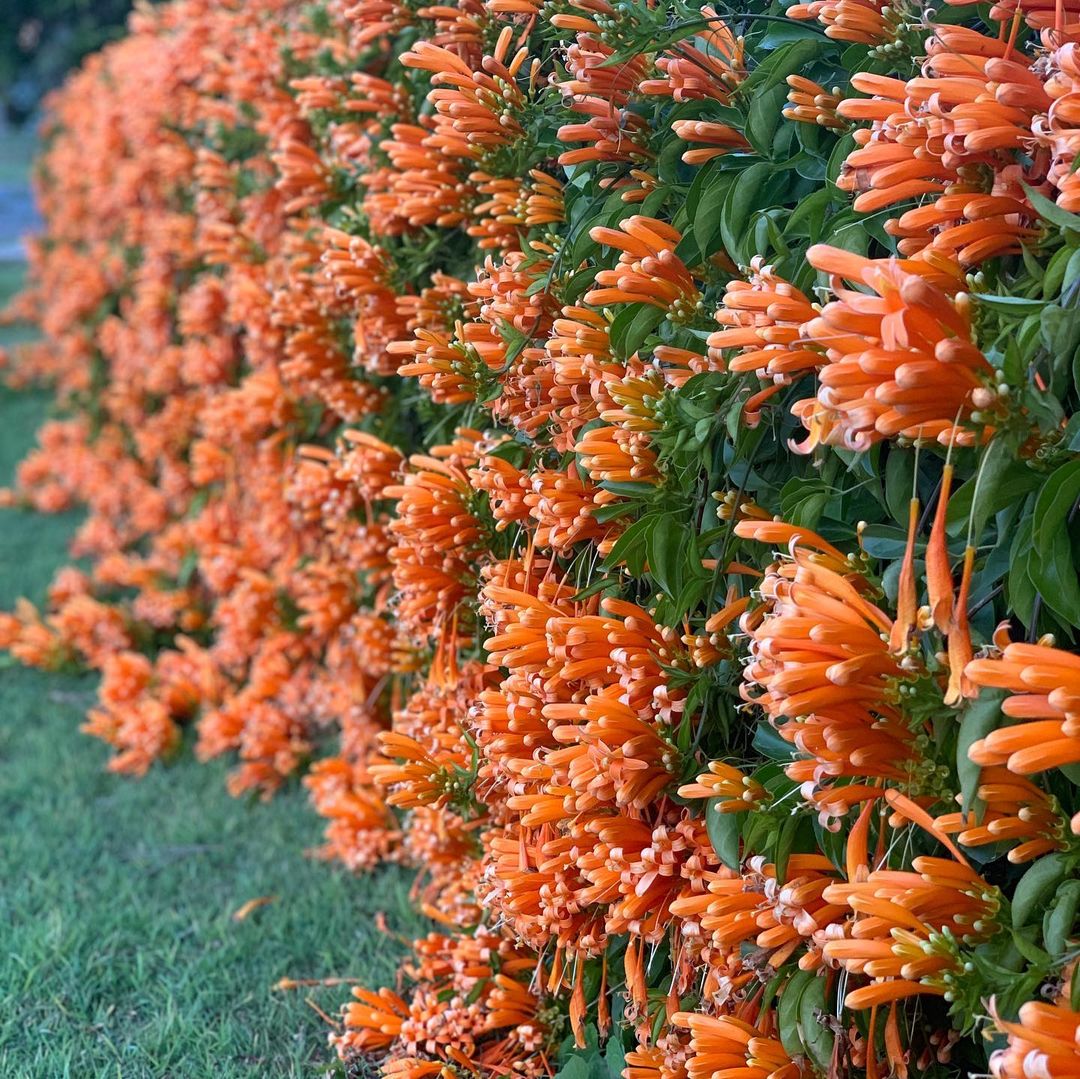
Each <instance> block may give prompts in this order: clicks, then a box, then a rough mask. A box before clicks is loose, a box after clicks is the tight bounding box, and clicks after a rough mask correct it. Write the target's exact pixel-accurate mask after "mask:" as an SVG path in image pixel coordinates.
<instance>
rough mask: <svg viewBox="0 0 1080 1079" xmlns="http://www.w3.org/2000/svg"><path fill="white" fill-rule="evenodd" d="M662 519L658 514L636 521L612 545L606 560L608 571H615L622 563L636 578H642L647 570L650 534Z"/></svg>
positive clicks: (651, 514)
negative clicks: (647, 546)
mask: <svg viewBox="0 0 1080 1079" xmlns="http://www.w3.org/2000/svg"><path fill="white" fill-rule="evenodd" d="M660 520H661V517H660V515H659V514H656V513H649V514H646V515H645V516H644V517H642V518H641V520H639V521H635V522H634V523H633V524H632V525H631V526H630V527H629V528H628V529H627V530H626V531H625V532H624V533H623V534H622V535H621V536H620V537H619V538H618V539H617V540H616V541H615V543H614V544H613V545H612V548H611V550H610V551H609V552H608V555H607V557H606V558H605V559H604V567H605V568H606V569H614V568H615V567H616V566H618V565H620V563H623V562H625V563H626V568H627V569H628V570H629V571H630V572H631V573H632V574H633V575H634V576H635V577H640V576H641V574H642V573H643V572H644V569H645V558H646V545H647V544H648V541H649V534H650V533H651V532H652V530H653V529H654V528H655V527H656V526H657V524H658V523H659V522H660Z"/></svg>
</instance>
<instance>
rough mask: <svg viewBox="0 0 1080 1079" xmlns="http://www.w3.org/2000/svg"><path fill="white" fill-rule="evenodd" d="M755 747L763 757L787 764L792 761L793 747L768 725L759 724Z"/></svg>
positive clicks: (755, 735)
mask: <svg viewBox="0 0 1080 1079" xmlns="http://www.w3.org/2000/svg"><path fill="white" fill-rule="evenodd" d="M752 744H753V747H754V749H756V750H757V751H758V752H759V753H760V754H761V755H762V756H763V757H768V758H769V759H770V760H773V761H782V762H783V763H784V764H787V763H788V761H790V760H791V755H792V753H791V746H790V745H789V744H788V742H786V741H785V740H784V739H783V738H782V737H781V736H780V734H779V733H778V732H777V731H776V730H775V729H774V728H773V727H772V726H770V724H768V723H759V724H758V725H757V728H756V729H755V731H754V741H753V743H752Z"/></svg>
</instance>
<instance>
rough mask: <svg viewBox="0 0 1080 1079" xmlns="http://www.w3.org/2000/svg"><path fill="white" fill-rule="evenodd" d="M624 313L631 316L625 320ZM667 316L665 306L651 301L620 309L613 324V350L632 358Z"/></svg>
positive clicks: (619, 355) (626, 358)
mask: <svg viewBox="0 0 1080 1079" xmlns="http://www.w3.org/2000/svg"><path fill="white" fill-rule="evenodd" d="M624 315H629V316H630V317H629V318H626V319H625V320H624V319H623V316H624ZM666 316H667V312H666V311H665V310H664V308H662V307H656V306H655V305H654V304H651V303H640V304H639V303H636V304H631V305H630V306H629V307H628V308H626V309H625V310H623V311H620V312H619V314H618V315H616V316H615V321H614V322H613V323H612V324H611V350H612V352H614V353H615V355H616V356H618V357H619V358H620V359H623V360H628V359H630V357H631V356H633V355H634V353H635V352H637V350H638V349H639V348H641V346H642V345H643V344H644V343H645V339H646V338H647V337H648V336H649V334H651V333H652V332H653V331H654V330H655V329H656V327H657V326H659V325H660V323H661V322H663V321H664V318H665V317H666Z"/></svg>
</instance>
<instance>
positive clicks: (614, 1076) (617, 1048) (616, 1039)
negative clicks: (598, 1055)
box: [604, 1029, 626, 1079]
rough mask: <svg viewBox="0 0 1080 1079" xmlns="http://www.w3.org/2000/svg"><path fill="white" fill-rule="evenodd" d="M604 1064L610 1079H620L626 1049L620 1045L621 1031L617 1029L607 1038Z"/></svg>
mask: <svg viewBox="0 0 1080 1079" xmlns="http://www.w3.org/2000/svg"><path fill="white" fill-rule="evenodd" d="M604 1063H605V1064H607V1070H608V1076H609V1077H610V1079H622V1073H623V1069H624V1068H625V1067H626V1049H625V1047H624V1046H623V1043H622V1034H621V1031H620V1030H618V1029H616V1030H615V1031H613V1033H612V1035H611V1037H610V1038H608V1043H607V1048H606V1049H605V1052H604Z"/></svg>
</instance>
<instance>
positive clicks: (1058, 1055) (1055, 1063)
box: [990, 1000, 1080, 1079]
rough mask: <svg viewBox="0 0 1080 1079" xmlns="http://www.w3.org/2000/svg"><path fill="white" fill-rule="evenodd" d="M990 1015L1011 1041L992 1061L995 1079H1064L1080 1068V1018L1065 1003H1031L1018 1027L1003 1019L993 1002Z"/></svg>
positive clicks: (1026, 1007) (1020, 1018)
mask: <svg viewBox="0 0 1080 1079" xmlns="http://www.w3.org/2000/svg"><path fill="white" fill-rule="evenodd" d="M991 1013H992V1014H993V1016H994V1025H995V1026H996V1027H997V1028H998V1029H999V1030H1000V1031H1001V1032H1002V1033H1004V1034H1005V1035H1007V1037H1008V1039H1009V1042H1008V1045H1007V1047H1006V1048H1004V1049H998V1050H996V1051H995V1052H994V1053H993V1055H992V1056H991V1057H990V1074H991V1075H993V1077H994V1079H1043V1077H1046V1076H1050V1077H1051V1079H1065V1076H1067V1075H1074V1074H1075V1073H1076V1069H1077V1068H1078V1067H1080V1048H1078V1046H1080V1016H1078V1015H1077V1013H1076V1012H1075V1011H1073V1010H1072V1009H1071V1008H1070V1007H1069V1006H1068V1005H1067V1004H1065V1003H1064V1002H1060V1003H1054V1004H1046V1003H1044V1002H1042V1001H1037V1000H1029V1001H1028V1002H1027V1003H1026V1004H1024V1005H1022V1006H1021V1008H1020V1016H1019V1021H1018V1022H1016V1023H1011V1022H1009V1021H1007V1020H1005V1019H1001V1018H1000V1017H999V1016H998V1015H997V1013H996V1010H995V1009H994V1006H993V1002H991Z"/></svg>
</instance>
